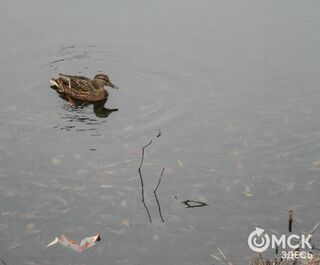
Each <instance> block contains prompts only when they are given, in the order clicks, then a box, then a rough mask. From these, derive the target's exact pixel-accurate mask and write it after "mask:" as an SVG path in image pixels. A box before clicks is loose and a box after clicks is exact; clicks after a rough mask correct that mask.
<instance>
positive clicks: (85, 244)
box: [47, 234, 101, 252]
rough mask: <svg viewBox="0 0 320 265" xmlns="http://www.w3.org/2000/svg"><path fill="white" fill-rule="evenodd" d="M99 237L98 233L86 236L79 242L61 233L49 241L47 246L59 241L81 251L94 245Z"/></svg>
mask: <svg viewBox="0 0 320 265" xmlns="http://www.w3.org/2000/svg"><path fill="white" fill-rule="evenodd" d="M100 240H101V237H100V235H99V234H96V235H94V236H90V237H86V238H84V239H83V240H82V241H81V242H80V244H78V243H77V242H75V241H73V240H71V239H69V238H67V237H66V236H65V235H61V236H60V237H56V238H55V239H54V240H53V241H52V242H50V243H49V244H48V245H47V247H51V246H53V245H55V244H57V243H60V244H61V245H63V246H65V247H67V248H70V249H72V250H73V251H76V252H82V251H83V250H85V249H87V248H90V247H92V246H94V245H95V243H96V242H97V241H100Z"/></svg>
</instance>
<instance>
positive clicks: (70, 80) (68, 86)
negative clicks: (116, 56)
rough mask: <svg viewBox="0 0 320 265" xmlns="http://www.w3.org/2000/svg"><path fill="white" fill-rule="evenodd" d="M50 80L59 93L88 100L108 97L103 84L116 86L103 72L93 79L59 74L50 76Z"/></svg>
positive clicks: (93, 100)
mask: <svg viewBox="0 0 320 265" xmlns="http://www.w3.org/2000/svg"><path fill="white" fill-rule="evenodd" d="M50 82H51V84H52V85H53V86H55V87H56V89H57V91H58V92H59V93H63V94H65V95H67V96H68V97H70V98H74V99H79V100H83V101H89V102H95V101H101V100H105V99H107V98H108V92H107V90H105V89H104V86H110V87H112V88H118V87H117V86H115V85H114V84H112V83H111V81H110V79H109V77H108V76H107V75H105V74H97V75H96V76H95V77H94V79H93V80H92V79H89V78H87V77H84V76H76V75H65V74H59V77H57V78H51V79H50Z"/></svg>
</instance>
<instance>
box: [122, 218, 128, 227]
mask: <svg viewBox="0 0 320 265" xmlns="http://www.w3.org/2000/svg"><path fill="white" fill-rule="evenodd" d="M120 225H125V226H130V222H129V221H128V220H125V219H124V220H122V221H121V222H120Z"/></svg>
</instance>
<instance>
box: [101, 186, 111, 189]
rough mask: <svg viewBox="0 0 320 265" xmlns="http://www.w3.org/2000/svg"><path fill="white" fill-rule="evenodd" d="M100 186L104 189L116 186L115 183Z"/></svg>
mask: <svg viewBox="0 0 320 265" xmlns="http://www.w3.org/2000/svg"><path fill="white" fill-rule="evenodd" d="M100 187H101V188H103V189H111V188H113V187H114V186H113V185H101V186H100Z"/></svg>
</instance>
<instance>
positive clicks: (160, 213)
mask: <svg viewBox="0 0 320 265" xmlns="http://www.w3.org/2000/svg"><path fill="white" fill-rule="evenodd" d="M163 172H164V168H163V169H162V171H161V174H160V177H159V180H158V184H157V186H156V188H155V189H154V191H153V193H154V197H155V198H156V201H157V205H158V211H159V215H160V218H161V221H162V222H163V223H164V219H163V216H162V212H161V206H160V202H159V200H158V196H157V190H158V188H159V186H160V183H161V178H162V175H163Z"/></svg>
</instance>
